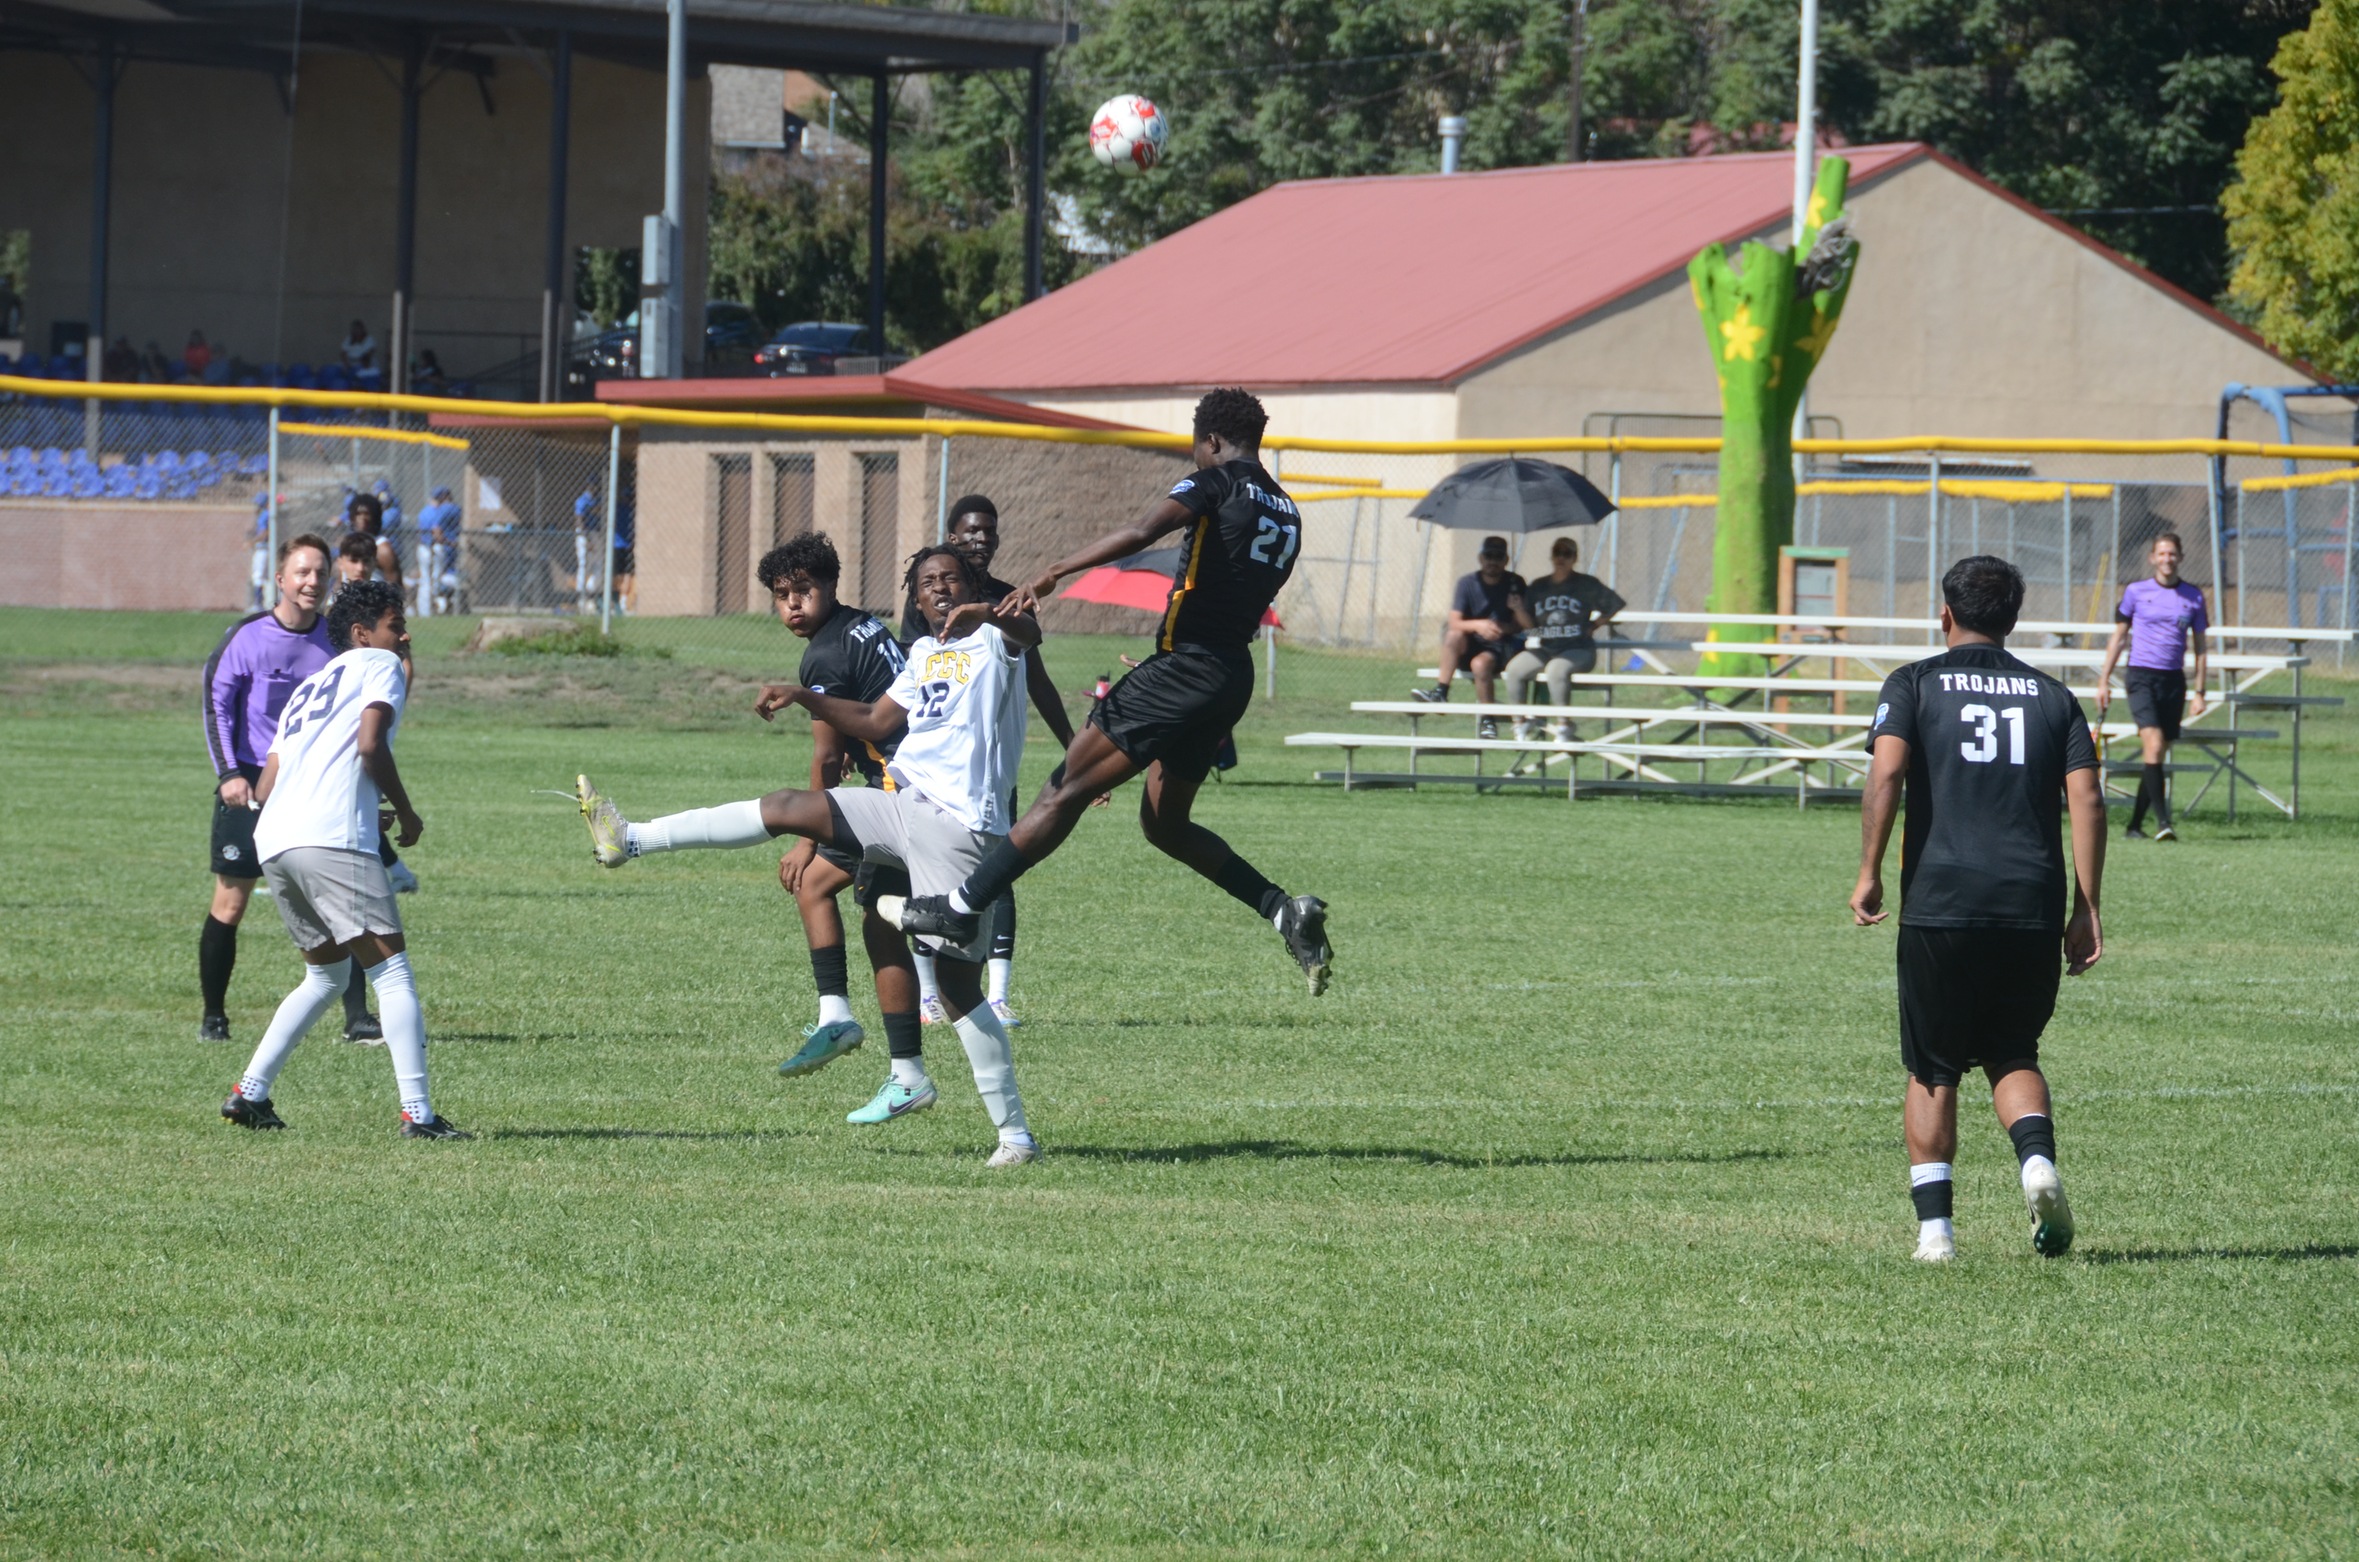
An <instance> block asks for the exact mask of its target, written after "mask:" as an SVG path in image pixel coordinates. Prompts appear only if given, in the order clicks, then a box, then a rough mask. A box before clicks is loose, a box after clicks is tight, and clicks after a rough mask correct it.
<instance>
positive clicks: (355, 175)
mask: <svg viewBox="0 0 2359 1562" xmlns="http://www.w3.org/2000/svg"><path fill="white" fill-rule="evenodd" d="M496 64H497V72H496V75H495V77H494V79H493V81H492V83H491V100H492V104H493V107H494V110H495V112H493V113H491V114H488V115H487V114H486V113H485V112H484V108H483V101H482V98H481V97H480V96H479V94H478V93H477V91H476V86H475V82H474V80H473V78H471V77H469V76H466V75H463V74H461V73H458V72H455V71H454V72H451V73H448V74H446V75H444V76H442V77H441V78H440V79H439V80H437V81H435V82H434V84H433V85H432V86H431V87H429V88H428V89H427V90H426V91H425V93H424V95H423V98H422V100H421V106H420V115H419V138H418V237H417V323H418V343H419V345H420V346H422V347H431V348H433V349H434V350H435V351H436V352H437V354H438V355H439V356H440V358H441V360H442V364H443V367H444V368H445V369H446V370H448V371H449V372H451V373H452V374H454V375H464V374H468V373H470V372H472V371H474V370H477V369H481V368H484V367H487V366H489V365H492V364H494V363H497V362H499V361H501V360H504V359H511V358H514V357H516V356H518V355H519V354H521V353H524V352H528V351H530V352H537V351H538V344H539V331H540V324H539V322H540V307H541V303H540V301H541V284H542V264H543V256H542V246H543V242H544V238H545V229H546V225H547V221H548V207H547V182H548V166H549V102H550V85H549V82H548V80H547V79H546V78H545V77H544V76H543V75H542V74H541V71H540V70H538V69H536V68H535V65H534V62H532V61H531V60H529V59H527V58H526V57H524V56H523V55H520V54H508V55H505V56H501V57H499V58H497V60H496ZM396 68H397V69H398V66H396ZM689 85H690V89H691V97H690V103H689V107H688V112H689V117H690V122H691V123H692V124H697V123H701V122H702V119H703V116H704V115H705V114H706V112H707V110H706V106H705V90H706V88H705V83H704V82H703V81H702V80H701V79H699V80H695V81H691V82H690V84H689ZM92 118H93V109H92V96H91V92H90V89H89V88H88V87H87V86H86V85H85V84H84V83H83V81H82V79H81V78H80V77H79V76H77V75H76V74H75V73H74V70H73V68H72V67H71V66H70V65H69V64H68V63H67V62H66V61H65V60H63V59H61V58H59V57H57V56H54V55H45V54H32V53H0V229H7V228H29V229H31V230H32V233H33V261H32V269H33V279H32V281H33V285H32V288H31V290H30V295H29V305H30V307H29V308H28V310H27V316H28V318H27V331H26V341H27V345H28V346H30V347H32V348H33V349H34V350H36V351H41V352H46V351H47V350H48V345H49V326H50V322H51V321H53V320H60V319H68V320H83V319H86V318H87V312H88V307H89V300H88V279H89V253H90V251H89V241H90V192H91V166H92V141H91V136H92ZM400 123H401V102H400V94H399V92H398V91H397V89H396V88H395V87H394V85H393V84H392V82H390V81H388V80H387V78H386V77H385V75H384V73H383V72H381V71H380V70H379V69H378V68H377V67H376V65H375V64H373V63H371V62H370V61H368V60H365V59H359V58H354V57H352V56H348V55H307V56H305V58H304V60H303V63H302V77H301V87H300V90H299V92H298V95H297V108H296V114H295V123H294V138H293V149H294V156H293V172H292V197H291V199H288V198H286V197H287V183H286V176H285V170H286V169H287V167H288V161H287V159H288V127H287V120H286V118H285V116H284V115H283V114H282V113H281V112H280V108H279V99H278V94H277V91H276V89H275V88H274V87H273V86H272V84H271V81H270V79H269V78H268V77H267V76H264V75H262V74H260V73H258V72H245V71H227V70H212V69H200V68H197V67H190V66H173V65H155V64H146V63H142V64H137V65H134V66H132V67H131V68H130V69H129V70H128V71H126V72H125V73H124V75H123V78H122V81H121V83H120V84H119V85H118V86H117V88H116V89H115V150H114V200H113V204H112V207H111V213H112V218H111V220H112V225H113V241H112V243H111V244H110V246H109V249H110V253H111V257H112V261H111V264H112V275H111V278H110V281H109V287H108V318H107V331H108V336H109V339H110V340H111V339H112V338H113V337H115V336H118V335H127V336H129V337H130V338H131V340H132V342H133V344H134V345H142V344H144V343H146V342H147V341H149V340H151V339H152V340H154V341H157V342H159V343H161V344H162V345H163V346H164V348H165V349H166V351H167V352H170V353H172V354H173V355H175V356H177V355H178V353H179V350H180V348H181V346H182V344H183V343H185V342H186V341H187V339H188V333H189V330H190V328H191V327H199V328H201V329H203V330H204V332H205V334H206V336H207V337H208V338H209V339H211V340H212V341H214V342H215V343H216V344H226V346H227V347H228V349H229V350H231V351H233V352H235V353H237V354H238V355H240V356H242V357H244V358H246V359H248V360H250V361H252V362H256V363H260V362H263V361H266V360H269V359H272V358H276V359H278V360H279V361H281V362H288V363H292V362H297V361H301V362H308V363H314V364H317V363H321V362H324V361H326V360H328V359H330V358H332V357H333V356H334V355H335V352H336V348H337V344H338V343H339V342H341V341H342V340H343V338H344V333H345V327H346V326H347V324H348V323H349V322H350V321H351V320H352V319H353V317H355V316H358V317H360V318H361V319H363V320H365V321H366V322H367V323H368V325H369V327H370V329H371V331H372V332H373V333H374V334H375V335H376V337H377V339H378V341H379V343H380V344H382V343H383V342H384V340H385V337H386V329H387V322H388V320H389V317H390V313H391V298H392V293H393V282H394V253H393V246H394V224H395V212H394V207H395V199H396V195H397V192H398V189H399V172H400V170H399V132H400ZM708 155H709V146H708V144H707V141H706V138H705V137H703V136H691V137H690V138H689V142H688V163H689V166H688V170H687V173H688V178H687V188H688V200H689V209H688V212H687V214H686V227H687V234H688V244H689V255H688V259H687V274H688V276H689V277H690V278H691V279H692V280H691V282H690V290H689V291H690V296H689V300H688V302H689V309H690V318H691V320H695V319H700V318H701V316H702V310H703V298H702V290H701V282H700V281H699V280H696V279H701V277H702V276H703V274H704V260H703V234H704V189H705V182H706V181H705V162H706V159H707V156H708ZM570 162H571V170H572V172H571V177H570V178H569V180H568V182H567V189H568V201H567V227H568V239H569V243H570V244H572V245H585V244H587V245H600V246H625V247H628V246H635V245H636V244H638V242H639V221H640V218H641V216H642V215H643V214H645V213H647V212H652V211H655V210H658V209H659V208H660V207H661V206H662V204H663V166H662V163H663V78H662V76H660V75H659V74H655V73H652V72H645V71H635V70H629V69H626V68H623V67H620V66H615V65H610V64H606V63H603V62H601V61H598V60H594V59H590V58H587V57H585V56H582V55H578V54H577V55H576V56H575V60H574V74H573V115H572V145H571V158H570ZM282 204H283V205H284V209H285V223H286V233H287V253H286V266H285V275H286V289H287V291H286V298H285V309H284V314H283V318H282V315H281V312H280V309H279V301H278V297H277V288H278V283H279V276H280V255H279V233H280V224H281V210H282ZM470 332H472V333H489V334H483V335H464V334H460V333H470ZM700 339H701V338H700V337H699V336H697V335H696V334H695V333H694V332H693V331H692V332H691V336H690V341H691V344H692V346H693V344H694V343H695V342H697V341H698V340H700Z"/></svg>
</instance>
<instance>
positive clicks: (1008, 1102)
mask: <svg viewBox="0 0 2359 1562" xmlns="http://www.w3.org/2000/svg"><path fill="white" fill-rule="evenodd" d="M910 578H911V584H912V585H913V587H914V588H915V590H916V594H917V602H918V606H919V608H920V609H921V610H922V611H923V612H924V613H925V615H926V621H927V623H929V624H931V625H932V626H933V630H934V632H933V633H932V634H930V635H926V636H923V637H921V638H920V639H919V640H918V641H917V642H916V643H915V644H914V645H912V646H911V647H910V648H909V659H908V663H907V665H906V666H904V667H903V668H902V670H901V676H900V677H899V678H898V679H896V680H895V681H894V683H893V686H892V687H891V688H890V689H888V690H886V691H885V693H884V694H883V695H882V696H881V697H880V698H878V699H876V700H873V701H867V702H862V701H857V700H845V699H838V698H836V697H835V696H833V695H826V694H820V693H817V692H816V691H814V690H811V689H806V688H804V687H803V686H801V685H800V684H791V683H789V684H773V685H771V686H769V687H767V688H765V689H763V691H762V696H761V699H760V700H759V701H757V702H756V704H755V706H754V709H755V711H756V712H757V713H758V714H760V715H761V717H762V718H763V719H764V720H765V721H767V720H769V719H770V718H771V717H772V716H774V715H776V714H777V713H778V712H779V711H782V710H784V709H786V708H787V707H788V706H790V705H800V706H802V707H803V708H804V709H805V710H807V711H809V712H810V713H811V714H812V715H813V716H814V717H816V718H817V719H819V720H821V721H824V722H826V723H827V724H828V725H829V726H831V727H833V728H834V729H835V730H836V731H838V732H840V733H842V734H843V735H844V736H846V737H848V738H854V739H863V740H866V741H869V742H873V743H880V744H881V743H884V742H887V741H890V740H892V739H894V738H898V739H899V740H900V747H899V748H898V749H897V750H895V751H894V754H893V757H892V758H891V759H890V760H889V761H888V762H887V763H886V766H885V777H886V781H887V782H888V784H887V785H885V786H881V787H837V788H834V789H831V790H828V791H824V792H812V791H794V790H791V789H788V790H781V791H776V792H772V793H770V794H769V795H767V796H765V797H758V798H754V799H751V800H750V801H747V802H741V803H724V804H722V805H721V806H720V807H718V808H696V809H690V810H689V811H687V812H686V813H677V814H667V815H665V816H664V817H662V818H659V819H651V820H649V821H647V822H646V823H645V824H632V823H630V822H629V821H628V820H626V819H625V818H624V817H623V816H622V812H621V810H619V809H618V808H616V807H615V805H614V803H613V802H612V801H611V800H610V799H608V798H605V797H602V796H600V795H599V794H598V792H597V791H596V790H595V789H594V788H593V787H592V786H591V785H590V781H589V778H588V777H587V776H584V777H582V778H581V780H580V782H579V783H578V785H579V791H580V797H581V805H582V814H583V817H584V818H586V819H587V820H588V821H589V826H590V846H591V850H592V853H593V855H595V856H596V858H597V860H598V862H599V863H600V864H601V865H602V866H605V867H609V868H619V867H621V866H622V865H623V864H624V863H626V862H629V861H630V860H631V859H632V858H634V857H643V856H646V855H648V854H650V853H653V852H663V851H691V850H702V849H711V848H732V847H743V846H759V845H762V844H763V843H765V842H767V841H769V840H771V839H773V838H775V837H777V836H780V835H800V836H804V837H806V838H808V839H810V840H815V841H819V842H823V843H825V844H827V845H831V846H834V847H836V848H837V849H838V850H840V851H846V852H853V853H857V854H858V855H859V856H860V857H861V859H862V860H863V863H864V864H866V865H868V866H870V867H872V868H873V867H876V866H880V865H881V866H883V867H885V868H887V869H888V870H900V871H902V872H905V873H906V874H907V875H908V878H909V882H910V886H911V889H912V891H913V892H914V893H917V894H945V893H947V892H948V891H949V890H950V889H951V888H952V887H953V886H955V885H957V884H959V883H961V882H962V881H963V880H964V879H965V878H966V876H967V875H968V874H969V873H971V872H972V871H974V868H975V865H976V864H977V863H979V862H981V861H982V860H983V854H984V853H985V852H986V851H987V850H988V849H989V848H990V847H992V846H993V845H995V844H997V843H998V842H999V841H1001V840H1004V839H1005V838H1006V836H1007V832H1008V827H1009V826H1010V825H1011V824H1013V823H1014V820H1013V819H1011V818H1010V817H1009V813H1008V800H1009V798H1010V797H1011V796H1013V795H1014V792H1015V786H1016V767H1017V765H1018V764H1019V763H1020V762H1021V761H1022V759H1023V757H1024V715H1025V688H1024V652H1025V651H1026V650H1027V649H1029V648H1030V647H1031V646H1032V645H1033V644H1035V643H1036V642H1037V641H1038V640H1039V638H1040V629H1039V626H1038V625H1037V624H1036V623H1035V622H1034V621H1033V620H1032V619H1031V618H1030V617H1028V616H1026V615H1022V614H1013V615H1008V614H1002V613H1001V612H1000V610H999V608H998V607H997V606H996V605H986V604H985V603H983V602H981V601H979V600H978V598H979V596H980V595H981V582H980V581H979V580H978V579H977V578H976V571H975V568H974V566H973V565H972V564H971V563H970V562H969V561H968V560H967V559H966V558H965V557H964V556H962V555H961V554H959V553H958V552H957V551H955V550H954V549H951V548H946V547H934V548H926V549H924V550H922V551H920V552H919V553H918V555H917V556H916V558H915V559H914V560H912V561H911V565H910ZM992 932H993V928H992V926H991V920H990V917H989V916H985V917H984V918H983V919H982V922H981V924H980V926H979V927H978V928H977V930H976V932H975V935H974V936H973V937H972V938H970V939H968V940H967V941H966V942H965V943H962V944H942V945H940V946H938V947H937V948H936V949H935V951H934V953H935V957H936V961H937V965H936V970H937V972H938V973H939V976H940V981H941V989H942V1000H943V1003H944V1006H945V1007H946V1008H948V1009H949V1011H950V1017H951V1020H952V1022H953V1023H954V1024H955V1025H956V1027H957V1030H958V1039H959V1041H960V1042H961V1043H963V1044H964V1045H965V1047H966V1051H967V1061H968V1062H969V1063H971V1064H972V1065H973V1066H974V1070H975V1088H976V1090H977V1091H978V1092H979V1093H980V1094H981V1095H982V1097H983V1105H984V1106H985V1108H987V1109H988V1110H989V1112H990V1114H991V1121H992V1123H993V1124H994V1126H996V1127H997V1128H998V1130H999V1147H998V1148H997V1149H996V1150H995V1151H994V1152H993V1153H992V1156H991V1159H990V1162H989V1164H990V1165H992V1166H1021V1165H1022V1164H1024V1163H1025V1162H1026V1161H1030V1160H1033V1159H1035V1158H1037V1157H1038V1155H1039V1154H1040V1149H1039V1146H1038V1145H1037V1144H1036V1143H1035V1142H1034V1140H1033V1138H1032V1133H1031V1129H1030V1128H1029V1127H1028V1126H1027V1125H1026V1123H1025V1120H1024V1102H1023V1098H1022V1097H1021V1096H1020V1095H1019V1094H1018V1093H1017V1090H1016V1070H1015V1058H1014V1053H1013V1051H1012V1049H1011V1048H1010V1046H1009V1043H1008V1033H1007V1029H1006V1027H1005V1026H1003V1025H1002V1024H1001V1023H1000V1022H999V1020H998V1018H997V1017H996V1016H994V1015H993V1014H992V1012H991V1006H990V1005H989V1004H988V1003H986V1002H985V1001H984V997H983V980H982V978H983V962H984V961H985V959H986V958H988V956H989V955H990V952H991V936H992ZM857 1036H858V1033H857V1032H851V1033H848V1045H846V1046H845V1047H844V1049H843V1050H844V1051H850V1050H851V1048H852V1047H856V1046H858V1045H859V1041H858V1039H857ZM839 1055H840V1054H839ZM793 1061H795V1062H796V1063H797V1064H798V1065H799V1068H800V1071H803V1072H808V1071H809V1070H810V1068H811V1067H812V1060H809V1059H807V1058H803V1057H801V1056H800V1055H798V1057H797V1059H795V1060H793ZM818 1061H820V1062H824V1061H827V1060H825V1059H821V1060H818ZM893 1063H894V1070H895V1073H894V1077H893V1078H891V1079H888V1080H887V1081H886V1082H885V1086H884V1088H883V1090H881V1091H879V1092H878V1095H877V1099H876V1100H875V1101H873V1102H871V1103H870V1104H869V1106H868V1107H867V1108H864V1109H863V1110H862V1111H860V1112H856V1113H854V1114H853V1120H854V1121H858V1122H882V1121H890V1120H891V1119H892V1118H895V1117H901V1116H906V1115H908V1114H910V1113H912V1112H918V1111H923V1110H924V1109H925V1108H927V1107H929V1106H932V1105H933V1104H934V1094H935V1092H934V1086H933V1082H932V1081H931V1080H929V1079H928V1078H927V1077H926V1074H925V1064H924V1062H923V1060H922V1059H918V1058H896V1059H894V1060H893Z"/></svg>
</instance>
